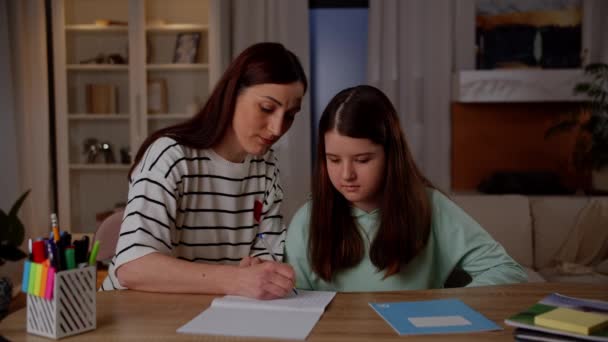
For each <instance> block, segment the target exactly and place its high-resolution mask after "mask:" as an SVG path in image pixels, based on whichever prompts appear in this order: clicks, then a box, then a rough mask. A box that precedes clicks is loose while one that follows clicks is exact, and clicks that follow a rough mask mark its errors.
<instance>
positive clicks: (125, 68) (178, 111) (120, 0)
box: [52, 0, 220, 234]
mask: <svg viewBox="0 0 608 342" xmlns="http://www.w3.org/2000/svg"><path fill="white" fill-rule="evenodd" d="M214 3H215V2H214V1H213V0H182V1H180V2H179V4H176V3H174V2H172V1H170V0H107V1H103V2H102V1H95V0H57V1H53V3H52V14H53V15H52V20H53V23H52V24H53V59H54V74H55V85H54V88H55V89H54V91H55V94H54V95H55V117H56V118H55V120H56V122H55V126H56V132H55V133H56V154H57V185H58V195H59V196H58V207H59V213H58V214H59V220H60V225H61V226H62V229H66V230H68V231H71V232H72V233H75V234H86V233H92V232H94V231H95V229H96V228H97V225H98V223H99V222H98V219H97V217H98V215H99V214H100V213H104V212H108V211H111V210H113V209H114V208H115V207H116V206H120V205H124V203H125V202H126V201H127V191H128V183H127V175H128V170H129V169H130V166H131V165H130V159H132V156H134V155H135V153H136V152H137V149H138V148H139V146H140V144H141V142H142V141H143V140H144V139H145V138H146V137H147V136H148V135H149V134H150V133H152V132H153V131H155V130H157V129H160V128H162V127H166V126H168V125H172V124H175V123H178V122H180V121H183V120H186V119H188V118H190V117H191V116H192V114H193V113H194V112H195V111H196V108H197V107H198V106H200V104H201V103H202V102H203V101H204V100H206V98H207V96H208V94H209V91H210V89H211V86H212V85H211V82H213V80H212V79H211V77H210V75H209V74H210V73H213V74H214V75H216V74H219V72H218V71H217V70H215V69H216V68H218V66H217V65H216V63H214V62H213V61H211V60H210V51H211V48H210V46H209V42H210V39H215V40H216V41H219V40H220V37H217V38H212V37H210V36H211V35H212V34H216V35H218V36H219V35H220V32H219V29H215V28H214V27H211V26H213V25H217V27H218V28H219V27H220V26H219V23H218V20H215V21H214V23H213V24H212V25H210V20H209V17H210V16H211V13H212V11H213V10H214V9H213V6H216V5H214ZM101 20H104V21H105V22H103V21H101ZM181 36H188V37H194V38H195V40H194V42H198V44H197V45H194V49H195V50H194V52H195V53H194V54H193V55H192V56H193V58H190V59H186V60H184V59H182V60H179V62H180V63H175V62H176V60H175V50H176V48H177V44H178V39H179V37H181ZM180 46H181V45H180ZM190 48H192V46H190ZM180 51H181V50H180ZM91 85H95V86H94V87H93V88H95V90H89V91H87V88H91ZM159 85H160V86H159ZM101 87H106V89H108V88H109V90H108V91H106V93H109V94H110V95H103V92H100V91H99V89H100V88H101ZM108 101H109V102H110V105H109V106H102V107H103V109H101V107H100V106H99V105H98V104H99V103H101V104H108ZM91 139H95V140H94V141H93V140H91ZM95 142H96V143H95ZM103 144H108V145H110V146H111V153H112V156H113V158H109V157H107V155H108V154H109V153H110V152H104V151H107V150H104V149H103ZM96 148H97V152H95V151H93V150H95V149H96ZM112 159H113V160H112Z"/></svg>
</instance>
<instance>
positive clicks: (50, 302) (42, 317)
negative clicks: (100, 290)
mask: <svg viewBox="0 0 608 342" xmlns="http://www.w3.org/2000/svg"><path fill="white" fill-rule="evenodd" d="M96 276H97V273H96V268H95V266H87V267H83V268H76V269H73V270H67V271H61V272H57V273H56V274H55V284H54V286H53V297H52V299H45V298H44V297H39V296H36V295H32V294H28V295H27V332H28V333H30V334H34V335H40V336H44V337H50V338H53V339H60V338H62V337H66V336H71V335H75V334H79V333H82V332H85V331H89V330H93V329H95V328H96V327H97V306H96V303H97V301H96V289H95V286H96Z"/></svg>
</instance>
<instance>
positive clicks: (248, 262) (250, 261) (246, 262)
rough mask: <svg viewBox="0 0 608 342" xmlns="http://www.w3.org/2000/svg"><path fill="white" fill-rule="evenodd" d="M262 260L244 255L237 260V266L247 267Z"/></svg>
mask: <svg viewBox="0 0 608 342" xmlns="http://www.w3.org/2000/svg"><path fill="white" fill-rule="evenodd" d="M263 262H264V261H263V260H262V259H260V258H257V257H252V256H246V257H244V258H243V259H241V262H239V267H249V266H253V265H257V264H261V263H263Z"/></svg>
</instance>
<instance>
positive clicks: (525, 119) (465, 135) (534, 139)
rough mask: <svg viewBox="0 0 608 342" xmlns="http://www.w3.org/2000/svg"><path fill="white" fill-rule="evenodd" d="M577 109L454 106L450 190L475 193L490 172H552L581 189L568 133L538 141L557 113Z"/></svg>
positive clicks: (530, 105)
mask: <svg viewBox="0 0 608 342" xmlns="http://www.w3.org/2000/svg"><path fill="white" fill-rule="evenodd" d="M579 109H580V105H579V104H576V103H523V104H522V103H517V104H515V103H499V104H462V103H454V104H453V105H452V190H454V191H472V190H475V189H476V187H477V185H478V184H479V183H480V182H481V181H482V180H484V179H485V178H487V177H489V176H490V175H491V174H492V173H493V172H495V171H553V172H555V173H557V174H558V175H559V176H560V179H561V181H562V183H563V184H564V185H566V186H568V187H570V188H572V189H574V188H576V187H577V186H579V185H581V186H583V185H584V184H577V183H578V182H579V181H581V180H580V179H577V176H576V173H575V171H574V168H573V166H572V161H571V153H572V149H573V147H574V138H575V135H574V134H572V133H574V132H572V133H564V134H559V135H554V136H552V137H550V138H548V139H545V137H544V136H545V132H546V131H547V129H548V128H549V127H552V126H553V125H554V124H555V123H556V122H557V120H559V119H560V118H563V116H560V115H559V114H563V115H567V114H568V113H571V112H573V111H576V110H579ZM582 181H583V182H584V180H582Z"/></svg>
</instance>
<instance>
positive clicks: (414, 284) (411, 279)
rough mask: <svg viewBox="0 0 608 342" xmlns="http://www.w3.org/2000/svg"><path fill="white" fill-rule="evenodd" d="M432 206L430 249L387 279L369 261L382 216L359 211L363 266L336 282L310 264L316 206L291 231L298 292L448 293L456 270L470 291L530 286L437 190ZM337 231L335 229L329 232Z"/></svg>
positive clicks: (500, 249) (289, 248)
mask: <svg viewBox="0 0 608 342" xmlns="http://www.w3.org/2000/svg"><path fill="white" fill-rule="evenodd" d="M428 193H429V199H430V201H431V205H432V219H431V231H430V237H429V240H428V244H427V246H426V247H425V249H423V250H422V251H421V253H420V254H419V255H418V256H416V257H415V258H414V259H413V260H412V261H411V262H410V263H409V264H408V265H407V266H404V267H402V269H401V271H400V272H399V273H398V274H395V275H393V276H390V277H388V278H386V279H382V278H383V277H384V271H378V270H377V269H376V267H375V266H374V265H373V264H372V263H371V260H370V259H369V247H370V244H371V241H373V238H374V236H375V235H376V230H377V228H378V223H379V219H380V212H379V210H374V211H372V212H370V213H367V212H365V211H363V210H360V209H358V208H355V207H353V208H352V210H351V213H352V215H353V217H354V218H355V219H356V222H357V225H358V227H359V229H360V231H361V233H362V234H361V235H362V236H363V240H364V243H365V256H364V258H363V259H362V260H361V262H360V263H359V264H358V265H356V266H354V267H352V268H349V269H347V270H343V271H341V272H339V273H338V274H336V275H334V279H333V281H332V282H326V281H324V280H322V279H321V278H320V277H319V276H318V275H317V274H315V273H314V272H313V271H312V267H311V264H310V262H309V260H308V257H307V255H308V237H309V221H310V210H311V204H312V203H311V202H308V203H306V204H305V205H304V206H302V208H300V209H299V210H298V212H297V213H296V214H295V216H294V218H293V220H292V221H291V224H290V226H289V229H288V230H287V242H286V247H285V253H286V258H287V262H288V263H289V264H291V266H293V268H294V270H295V272H296V286H297V287H298V288H301V289H309V290H329V291H346V292H348V291H391V290H415V289H434V288H442V287H443V284H444V283H445V281H446V279H447V278H448V276H449V275H450V273H451V272H452V270H453V269H454V268H456V267H459V268H461V269H462V270H464V271H465V272H467V273H468V274H469V275H470V276H471V277H472V279H473V280H472V281H471V283H469V285H468V286H481V285H494V284H507V283H518V282H525V281H527V276H526V273H525V272H524V270H523V269H522V267H521V266H520V265H519V264H518V263H517V262H515V261H514V260H513V259H512V258H511V257H510V256H509V255H508V254H507V252H506V251H505V250H504V248H503V247H502V246H501V245H500V244H499V243H498V242H496V241H495V240H494V239H492V237H491V236H490V234H488V232H486V231H485V230H484V229H483V228H482V227H481V226H480V225H479V224H478V223H477V222H475V220H473V219H472V218H471V217H470V216H469V215H467V214H466V213H465V212H464V211H463V210H462V209H461V208H459V207H458V206H457V205H456V204H454V202H452V201H451V200H450V199H448V198H447V197H446V196H445V195H443V194H442V193H441V192H439V191H437V190H430V191H429V192H428ZM327 229H331V227H327Z"/></svg>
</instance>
